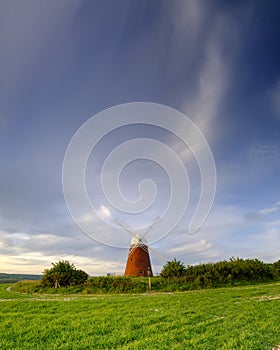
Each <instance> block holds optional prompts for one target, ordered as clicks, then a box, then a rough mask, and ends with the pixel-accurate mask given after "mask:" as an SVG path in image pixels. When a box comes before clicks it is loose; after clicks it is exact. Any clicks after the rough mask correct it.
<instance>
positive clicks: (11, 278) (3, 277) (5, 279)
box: [0, 272, 42, 284]
mask: <svg viewBox="0 0 280 350" xmlns="http://www.w3.org/2000/svg"><path fill="white" fill-rule="evenodd" d="M41 278H42V275H29V274H22V273H2V272H0V284H1V283H15V282H18V281H22V280H40V279H41Z"/></svg>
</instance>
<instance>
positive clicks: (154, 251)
mask: <svg viewBox="0 0 280 350" xmlns="http://www.w3.org/2000/svg"><path fill="white" fill-rule="evenodd" d="M147 247H148V249H149V250H150V251H151V252H153V253H154V254H155V255H157V256H158V257H159V258H160V260H161V261H162V262H164V264H165V263H166V261H167V259H166V258H165V257H164V256H163V255H161V254H159V253H158V252H157V250H156V249H154V248H151V247H150V246H148V245H147Z"/></svg>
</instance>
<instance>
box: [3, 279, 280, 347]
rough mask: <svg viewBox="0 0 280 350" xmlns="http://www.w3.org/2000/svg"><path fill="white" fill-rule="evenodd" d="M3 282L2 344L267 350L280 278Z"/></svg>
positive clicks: (279, 335) (273, 340)
mask: <svg viewBox="0 0 280 350" xmlns="http://www.w3.org/2000/svg"><path fill="white" fill-rule="evenodd" d="M6 287H7V286H3V285H2V286H0V299H1V302H0V308H1V309H0V310H1V311H0V334H1V335H0V348H1V349H213V350H214V349H215V350H216V349H252V350H257V349H270V348H271V347H272V346H275V345H276V344H278V343H280V326H279V324H278V318H279V307H280V295H279V294H280V283H274V284H267V285H263V284H262V285H259V286H256V285H254V286H246V287H238V288H237V287H236V288H221V289H215V290H201V291H192V292H184V293H169V294H141V295H97V296H93V295H85V296H81V295H80V296H77V295H73V296H71V295H67V296H63V295H52V296H46V295H42V296H40V295H28V294H27V295H26V294H19V293H13V292H9V291H6V290H5V288H6Z"/></svg>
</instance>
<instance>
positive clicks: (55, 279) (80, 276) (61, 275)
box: [42, 260, 88, 288]
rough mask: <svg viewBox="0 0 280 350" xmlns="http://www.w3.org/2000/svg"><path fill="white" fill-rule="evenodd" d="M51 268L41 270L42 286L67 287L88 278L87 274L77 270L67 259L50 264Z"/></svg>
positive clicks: (81, 282)
mask: <svg viewBox="0 0 280 350" xmlns="http://www.w3.org/2000/svg"><path fill="white" fill-rule="evenodd" d="M52 265H53V267H52V268H51V269H46V270H44V272H43V277H42V285H43V286H44V287H55V288H57V287H68V286H75V285H79V284H83V283H84V282H85V281H86V280H87V279H88V274H87V273H86V272H84V271H82V270H77V269H76V268H75V266H74V265H73V264H71V263H69V261H63V260H62V261H59V262H58V263H55V264H52Z"/></svg>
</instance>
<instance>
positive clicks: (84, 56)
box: [0, 0, 280, 275]
mask: <svg viewBox="0 0 280 350" xmlns="http://www.w3.org/2000/svg"><path fill="white" fill-rule="evenodd" d="M279 33H280V3H279V1H277V0H271V1H269V2H264V1H237V0H236V1H219V0H217V1H215V0H212V1H211V0H209V1H200V0H182V1H180V0H173V1H168V0H161V1H148V0H147V1H145V0H141V1H137V0H130V1H127V0H117V1H107V0H104V1H102V2H101V1H95V0H91V1H79V0H75V1H74V0H71V1H69V0H60V1H54V0H48V1H43V0H26V1H24V2H23V1H20V0H12V1H5V0H2V1H0V272H8V273H38V274H40V273H42V271H43V270H44V269H45V268H49V267H50V266H51V263H52V262H56V261H58V260H61V259H64V260H69V261H71V262H72V263H74V264H75V266H77V267H78V268H81V269H83V270H85V271H86V272H88V273H89V274H90V275H102V274H106V273H108V272H117V273H122V272H123V271H124V266H125V262H126V256H127V251H128V247H129V244H130V240H131V236H130V235H129V233H128V232H125V230H123V229H121V228H120V227H118V226H117V225H116V223H115V220H116V219H118V218H119V219H120V220H122V221H123V222H124V223H125V224H127V225H128V226H129V227H132V228H133V227H134V225H136V226H137V227H141V228H142V231H143V227H144V226H147V225H149V224H150V223H152V222H153V220H154V219H155V218H156V217H158V216H159V217H162V216H163V211H164V208H165V207H166V205H167V204H168V199H169V196H170V193H171V190H170V186H169V185H170V179H169V177H168V174H166V172H165V171H164V170H163V169H162V168H161V167H160V166H158V165H157V164H154V162H152V161H151V160H147V159H140V160H139V161H138V162H136V161H135V162H132V163H131V164H130V167H129V166H127V167H125V168H124V169H123V173H122V174H121V176H120V183H119V185H120V189H121V191H122V193H123V195H124V196H125V197H128V198H130V201H131V202H132V201H135V200H137V198H138V197H139V189H138V186H139V183H140V182H141V181H142V180H143V178H146V177H149V178H151V179H152V180H153V181H154V183H156V184H157V191H156V198H155V202H154V205H152V206H151V207H150V208H149V210H147V211H144V212H143V213H140V214H139V215H138V216H136V215H135V214H128V213H121V212H120V211H119V210H115V208H113V206H112V205H111V204H110V203H109V202H108V200H107V198H106V196H105V195H104V192H103V188H102V183H101V180H100V175H101V173H102V171H103V170H104V169H103V164H104V162H105V159H106V157H107V156H108V155H110V154H111V152H113V151H114V150H115V149H116V148H117V147H118V145H120V144H122V143H125V142H127V141H131V140H137V139H138V138H151V139H154V140H158V141H160V142H161V143H164V144H166V145H167V146H168V147H170V148H171V149H173V151H174V152H175V153H176V155H177V156H178V157H179V158H181V160H182V163H183V164H184V166H185V167H186V169H187V170H188V175H189V181H190V188H191V190H192V191H191V192H190V208H189V209H188V210H187V211H186V215H185V216H184V217H183V218H182V220H181V221H180V222H179V223H178V225H177V226H176V227H174V229H173V230H172V232H170V233H169V234H168V235H167V234H166V232H164V229H163V226H162V225H161V224H160V222H161V221H159V223H157V224H156V225H155V227H154V230H155V233H154V236H153V232H151V233H149V234H148V235H147V237H146V238H147V240H148V242H149V244H150V246H151V248H152V249H153V250H154V252H151V259H152V263H153V269H154V272H160V270H161V267H162V266H163V265H164V264H165V262H166V261H168V260H172V259H173V258H174V257H176V258H177V259H180V260H181V261H183V262H184V263H185V264H186V265H191V264H198V263H202V262H215V261H219V260H224V259H229V258H231V257H241V258H258V259H260V260H263V261H265V262H273V261H277V260H279V248H280V183H279V172H280V65H279V62H280V41H279ZM133 102H148V103H154V104H160V105H163V106H167V107H170V108H172V109H175V110H176V111H179V112H180V113H183V114H184V115H186V116H187V117H188V118H189V119H190V120H191V121H193V122H194V123H195V125H197V127H198V128H199V130H200V131H201V133H202V134H203V135H204V137H205V138H206V140H207V142H208V144H209V147H210V149H211V151H212V154H213V157H214V160H215V167H216V172H217V189H216V195H215V199H214V202H213V205H212V209H211V211H210V214H209V216H208V217H207V219H206V220H205V222H204V223H203V225H202V226H201V228H200V229H199V230H198V231H197V232H195V233H193V234H190V233H189V232H187V229H186V228H187V227H188V226H189V222H190V220H191V218H192V214H193V211H194V208H195V203H197V201H198V198H199V187H200V185H201V181H199V167H198V166H197V165H196V164H195V158H194V157H190V152H189V149H186V147H185V145H184V144H183V143H182V142H181V141H180V140H178V139H177V138H176V136H175V135H173V134H172V133H171V132H170V131H166V130H163V129H162V128H160V127H158V126H152V125H143V124H133V125H128V126H124V127H121V128H118V129H117V130H114V131H112V132H109V133H108V134H106V135H105V136H104V137H103V138H102V140H100V142H99V143H98V144H97V145H96V147H95V149H94V150H93V151H92V152H91V154H90V156H89V158H88V162H87V169H86V171H85V182H86V184H87V186H88V195H89V197H90V200H91V203H92V205H93V206H94V208H95V209H94V210H96V212H97V213H98V215H99V216H100V217H99V220H98V219H96V218H95V219H94V220H92V217H91V213H88V212H83V211H82V210H81V213H80V215H81V217H80V221H81V222H84V223H91V232H90V234H85V233H84V232H82V230H81V229H80V228H79V227H78V226H77V224H76V223H75V220H74V219H73V217H72V216H71V215H70V212H69V210H68V207H67V204H66V202H65V199H64V193H63V183H62V170H63V161H64V157H65V154H66V150H67V147H68V145H69V143H70V141H71V139H72V137H73V136H74V135H75V133H76V132H77V130H78V129H79V128H80V127H81V126H82V125H83V124H84V123H86V122H87V121H88V120H90V118H92V117H93V119H91V120H94V121H96V120H97V118H95V117H94V116H95V115H98V113H100V112H102V111H104V110H107V109H108V108H112V107H114V106H117V105H120V104H127V103H133ZM94 118H95V119H94ZM100 118H101V119H100V120H101V122H100V123H101V124H100V123H99V124H95V125H97V127H96V132H97V133H98V132H99V131H100V130H101V129H100V130H99V126H98V125H100V128H101V127H105V126H106V122H105V118H104V119H102V115H101V117H100ZM111 118H112V120H113V119H114V113H113V114H112V116H111ZM115 118H116V119H115V120H117V116H115ZM174 127H176V125H175V126H174ZM177 129H178V130H179V129H180V125H178V126H177ZM100 133H101V131H100ZM88 137H89V138H90V136H88ZM135 147H136V149H137V151H138V150H140V147H138V146H137V145H136V146H135ZM137 147H138V148H137ZM141 150H142V148H141ZM152 150H153V151H154V154H155V155H157V156H159V157H161V159H167V158H165V156H166V153H165V151H163V150H158V153H157V152H156V151H155V149H154V148H153V147H152ZM113 168H114V167H113ZM113 168H111V170H110V171H113V170H114V169H113ZM110 171H109V173H110ZM71 174H72V175H73V178H74V180H75V169H73V173H71ZM176 174H177V173H176V170H175V180H174V179H173V180H172V181H174V183H176V176H177V175H176ZM178 174H179V173H178ZM178 176H179V175H178ZM209 176H210V175H209ZM178 183H179V184H180V181H179V180H178ZM116 186H117V185H116ZM73 191H75V189H73ZM112 191H113V190H112ZM183 192H184V186H182V193H183ZM170 210H171V211H172V213H173V214H174V215H175V213H176V212H178V211H180V204H179V202H178V204H176V203H175V204H174V205H172V207H171V208H170ZM157 225H158V226H157ZM160 225H161V226H160ZM157 227H158V228H157ZM143 232H144V231H143ZM104 242H105V243H106V244H104Z"/></svg>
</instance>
